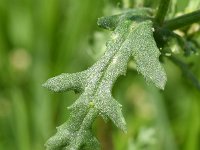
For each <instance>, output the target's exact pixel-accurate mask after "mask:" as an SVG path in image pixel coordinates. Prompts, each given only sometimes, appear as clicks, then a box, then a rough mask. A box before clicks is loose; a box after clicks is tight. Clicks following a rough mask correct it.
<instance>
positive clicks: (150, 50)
mask: <svg viewBox="0 0 200 150" xmlns="http://www.w3.org/2000/svg"><path fill="white" fill-rule="evenodd" d="M153 30H154V29H153V23H152V22H151V21H150V20H146V21H142V22H139V23H137V25H136V27H135V28H133V32H131V33H132V34H130V35H129V36H130V37H128V38H130V39H132V40H133V41H134V44H131V45H130V47H132V49H133V57H134V59H135V62H136V65H137V71H138V72H140V73H141V74H142V75H143V76H144V77H145V79H146V80H147V81H151V82H153V83H154V84H155V86H156V87H158V88H160V89H162V90H164V87H165V84H166V81H167V77H166V73H165V70H164V68H163V67H162V65H161V64H160V62H159V55H160V51H159V49H158V48H157V46H156V42H155V40H154V37H153Z"/></svg>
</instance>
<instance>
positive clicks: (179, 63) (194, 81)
mask: <svg viewBox="0 0 200 150" xmlns="http://www.w3.org/2000/svg"><path fill="white" fill-rule="evenodd" d="M168 58H169V59H170V60H171V61H172V62H174V64H176V65H177V66H178V67H180V69H181V70H182V72H183V74H184V75H185V76H186V77H187V78H188V79H189V80H190V81H191V83H192V84H193V85H194V86H195V87H196V88H197V89H198V90H200V82H199V81H198V79H197V78H196V77H195V75H194V74H193V73H192V72H191V71H190V69H189V66H188V65H187V64H185V63H184V62H182V61H181V60H179V59H178V58H176V57H174V56H173V55H172V56H171V57H168Z"/></svg>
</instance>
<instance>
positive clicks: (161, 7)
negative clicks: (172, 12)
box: [155, 0, 170, 26]
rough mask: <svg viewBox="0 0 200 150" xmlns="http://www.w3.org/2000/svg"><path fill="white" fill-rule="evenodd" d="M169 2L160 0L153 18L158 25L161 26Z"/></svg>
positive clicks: (168, 0)
mask: <svg viewBox="0 0 200 150" xmlns="http://www.w3.org/2000/svg"><path fill="white" fill-rule="evenodd" d="M169 3H170V0H160V5H159V8H158V11H157V14H156V17H155V21H156V23H157V24H158V25H160V26H161V25H162V24H163V22H164V19H165V16H166V14H167V10H168V8H169Z"/></svg>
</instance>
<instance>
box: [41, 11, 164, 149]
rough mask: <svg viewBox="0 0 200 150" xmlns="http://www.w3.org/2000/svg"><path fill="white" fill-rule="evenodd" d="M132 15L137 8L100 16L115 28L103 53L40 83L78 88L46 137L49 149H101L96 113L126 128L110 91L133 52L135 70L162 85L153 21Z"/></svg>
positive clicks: (57, 88)
mask: <svg viewBox="0 0 200 150" xmlns="http://www.w3.org/2000/svg"><path fill="white" fill-rule="evenodd" d="M140 13H141V12H139V14H140ZM135 15H136V10H134V11H128V12H126V13H123V14H122V15H119V16H118V17H117V18H118V20H117V21H116V16H113V18H112V17H110V18H109V19H108V18H104V19H105V20H104V19H103V20H104V21H103V20H101V21H103V23H104V24H103V26H104V27H106V28H109V29H112V30H114V31H113V33H112V35H111V39H110V40H109V41H108V42H107V43H106V48H107V49H106V52H105V54H104V55H103V56H102V57H101V58H100V59H99V60H98V61H97V62H96V63H95V64H94V65H93V66H91V67H90V68H88V69H87V70H85V71H83V72H78V73H72V74H68V73H66V74H61V75H59V76H56V77H53V78H51V79H49V80H47V82H46V83H44V84H43V86H44V87H47V88H48V89H50V90H53V91H55V92H60V91H67V90H74V91H78V92H81V95H80V97H79V98H78V99H77V100H76V101H75V102H74V103H73V104H72V105H71V106H70V107H69V108H68V109H69V110H70V111H71V113H70V117H69V120H68V121H67V122H66V123H64V124H63V125H61V126H60V127H58V128H57V133H56V134H55V135H54V136H53V137H51V138H50V139H49V140H48V141H47V143H46V147H47V149H48V150H62V149H66V150H79V149H83V150H84V149H87V150H88V149H89V150H90V149H91V150H92V149H100V146H99V143H98V141H97V139H96V138H95V137H94V135H93V133H92V129H91V128H92V123H93V122H94V120H95V118H96V117H97V116H99V115H100V116H102V117H103V118H109V119H111V120H112V121H113V123H114V124H115V125H116V126H117V127H118V128H120V129H121V130H123V131H124V132H126V122H125V119H124V117H123V115H122V111H121V105H120V104H119V103H118V102H117V101H116V100H115V99H114V98H113V97H112V94H111V93H112V92H111V91H112V87H113V85H114V83H115V81H116V80H117V78H118V77H119V76H120V75H125V74H126V68H127V63H128V61H129V59H130V57H131V56H134V59H135V62H136V64H137V70H138V72H140V73H141V74H142V75H143V76H144V77H145V78H146V79H147V80H148V81H152V82H153V83H154V84H155V85H156V86H157V87H159V88H161V89H163V88H164V85H165V82H166V74H165V72H164V69H163V68H162V66H161V64H160V63H159V60H158V57H159V55H160V53H159V50H158V48H157V47H156V43H155V41H154V39H153V31H152V22H151V20H147V18H144V17H142V15H139V16H140V17H139V18H138V17H135ZM119 18H120V19H119ZM113 20H115V21H116V22H115V21H114V23H113ZM133 20H134V21H133ZM110 21H111V22H110Z"/></svg>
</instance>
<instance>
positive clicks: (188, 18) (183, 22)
mask: <svg viewBox="0 0 200 150" xmlns="http://www.w3.org/2000/svg"><path fill="white" fill-rule="evenodd" d="M195 22H200V10H197V11H194V12H192V13H189V14H186V15H182V16H180V17H177V18H174V19H171V20H168V21H166V22H165V23H164V25H163V27H165V28H168V29H170V30H176V29H179V28H182V27H184V26H187V25H190V24H192V23H195Z"/></svg>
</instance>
